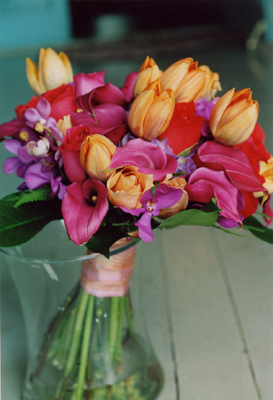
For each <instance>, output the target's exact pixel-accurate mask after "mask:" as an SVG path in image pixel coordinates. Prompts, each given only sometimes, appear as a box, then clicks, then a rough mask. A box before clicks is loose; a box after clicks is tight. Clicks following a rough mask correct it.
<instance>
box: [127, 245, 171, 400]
mask: <svg viewBox="0 0 273 400" xmlns="http://www.w3.org/2000/svg"><path fill="white" fill-rule="evenodd" d="M158 246H159V243H158V241H157V240H155V241H153V242H151V243H139V244H138V251H137V262H136V268H135V271H134V275H135V276H134V278H135V280H137V282H138V286H139V285H140V286H139V294H138V296H139V300H140V308H141V310H142V311H143V315H142V318H144V319H145V322H146V324H147V330H148V335H149V337H150V340H151V343H152V346H153V348H154V351H155V354H156V356H157V358H158V360H159V362H160V364H161V366H162V368H163V371H164V386H163V389H162V391H161V394H160V395H159V397H158V400H174V399H176V382H175V375H174V361H173V357H172V353H171V337H170V332H169V326H168V307H167V304H168V299H167V298H166V291H165V289H166V282H165V280H164V276H163V274H162V270H161V260H160V252H159V251H158ZM134 284H135V283H134V282H133V285H134Z"/></svg>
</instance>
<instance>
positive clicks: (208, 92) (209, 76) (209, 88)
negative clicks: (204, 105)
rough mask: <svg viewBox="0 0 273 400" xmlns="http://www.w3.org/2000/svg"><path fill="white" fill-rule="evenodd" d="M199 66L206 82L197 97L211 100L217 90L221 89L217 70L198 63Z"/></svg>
mask: <svg viewBox="0 0 273 400" xmlns="http://www.w3.org/2000/svg"><path fill="white" fill-rule="evenodd" d="M199 68H200V69H201V70H202V71H204V72H205V77H206V83H205V86H204V88H203V90H202V91H201V92H200V93H199V95H198V97H197V98H198V99H200V98H203V99H207V100H209V101H211V100H212V99H213V98H214V97H215V95H216V93H217V91H218V90H222V88H221V84H220V82H219V74H217V72H212V71H211V70H210V68H209V67H208V66H207V65H200V67H199Z"/></svg>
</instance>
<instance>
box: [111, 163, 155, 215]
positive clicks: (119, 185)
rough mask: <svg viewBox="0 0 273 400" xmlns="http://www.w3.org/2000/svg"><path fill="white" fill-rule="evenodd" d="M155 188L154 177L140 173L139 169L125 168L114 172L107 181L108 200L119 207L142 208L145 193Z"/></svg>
mask: <svg viewBox="0 0 273 400" xmlns="http://www.w3.org/2000/svg"><path fill="white" fill-rule="evenodd" d="M151 187H153V175H147V174H142V173H139V172H138V168H137V167H125V168H123V169H120V170H118V171H115V172H113V174H112V175H111V176H110V177H109V179H108V181H107V189H108V193H107V195H108V199H109V201H110V202H111V203H112V204H113V205H115V206H119V207H126V208H129V209H135V208H140V207H141V203H140V199H141V197H142V195H143V193H144V192H146V191H147V190H148V189H150V188H151Z"/></svg>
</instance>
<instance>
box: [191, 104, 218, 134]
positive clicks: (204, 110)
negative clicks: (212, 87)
mask: <svg viewBox="0 0 273 400" xmlns="http://www.w3.org/2000/svg"><path fill="white" fill-rule="evenodd" d="M218 100H219V97H215V98H214V99H213V100H212V101H209V100H207V99H202V98H201V99H199V100H197V101H196V103H195V110H196V115H198V116H200V117H203V118H205V121H204V122H203V125H202V128H201V133H202V136H205V137H209V136H211V137H212V135H211V133H210V129H209V122H208V121H209V117H210V114H211V110H212V109H213V107H214V105H215V104H216V103H217V101H218Z"/></svg>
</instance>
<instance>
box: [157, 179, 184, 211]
mask: <svg viewBox="0 0 273 400" xmlns="http://www.w3.org/2000/svg"><path fill="white" fill-rule="evenodd" d="M164 183H166V184H167V185H168V186H170V187H174V188H176V189H181V190H182V191H183V194H182V196H181V197H180V199H179V200H178V202H177V203H175V204H174V205H173V206H171V207H167V208H162V209H161V210H160V212H159V216H160V217H161V218H168V217H171V216H172V215H174V214H176V213H178V212H179V211H181V210H185V208H186V207H187V205H188V201H189V197H188V193H187V192H186V191H185V190H184V187H185V186H186V184H187V182H186V181H185V179H183V178H178V177H176V178H173V179H171V180H170V181H167V182H164Z"/></svg>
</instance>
